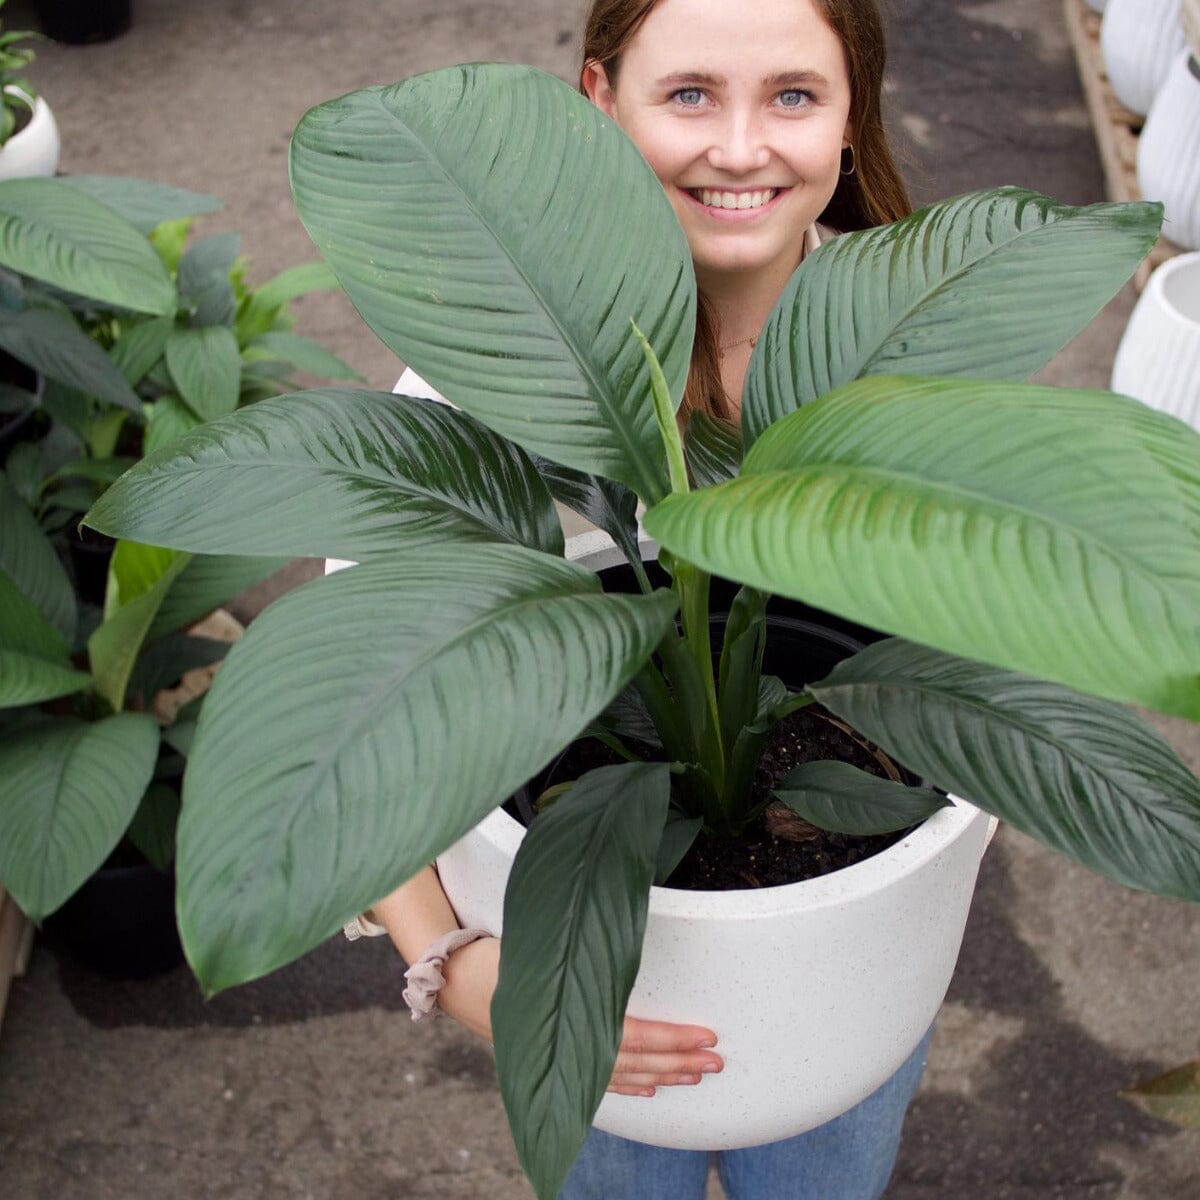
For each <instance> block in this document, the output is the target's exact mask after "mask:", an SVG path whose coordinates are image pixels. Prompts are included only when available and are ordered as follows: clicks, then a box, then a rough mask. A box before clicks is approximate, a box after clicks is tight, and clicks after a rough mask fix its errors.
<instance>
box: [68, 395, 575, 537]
mask: <svg viewBox="0 0 1200 1200" xmlns="http://www.w3.org/2000/svg"><path fill="white" fill-rule="evenodd" d="M268 514H269V515H268ZM88 523H89V524H94V525H95V527H96V528H98V529H103V530H105V531H112V530H115V529H120V530H123V531H124V532H123V533H122V534H121V535H120V536H125V537H132V538H135V539H137V540H139V541H144V542H151V543H154V544H156V545H171V546H178V547H181V548H184V549H189V550H194V551H196V552H199V553H233V554H272V553H274V554H289V555H311V556H315V557H332V558H352V559H361V558H366V557H368V556H370V555H378V554H381V553H385V552H387V551H389V550H393V549H395V548H396V547H397V546H399V545H402V544H403V545H410V544H413V543H414V542H416V541H418V540H419V541H422V542H425V541H445V540H446V539H447V538H456V539H459V540H465V541H477V542H483V541H506V542H515V543H519V544H524V545H530V546H534V547H536V548H538V549H542V550H546V551H547V552H549V553H551V554H561V553H562V548H563V541H562V529H561V526H560V525H559V522H558V516H557V514H556V513H555V511H554V505H553V504H552V502H551V500H550V495H549V493H548V492H547V491H546V487H545V484H543V483H542V481H541V479H540V478H539V476H538V473H537V471H536V470H535V468H534V467H533V464H532V463H531V462H530V461H529V459H528V457H527V456H526V455H525V453H524V452H523V451H521V450H520V449H519V448H518V447H516V446H514V445H512V444H511V443H509V442H507V441H505V440H504V439H503V438H499V437H497V436H496V435H495V434H493V433H492V432H491V431H490V430H488V429H487V428H485V427H484V426H482V425H480V424H479V422H477V421H475V420H473V419H472V418H471V417H468V416H467V415H466V414H465V413H459V412H455V411H454V410H453V409H451V408H448V407H447V406H446V405H442V404H433V403H430V402H427V401H420V400H410V399H408V398H407V397H402V396H392V395H389V394H388V393H385V392H360V391H352V390H341V389H337V390H328V391H312V392H299V393H296V394H293V395H289V396H278V397H273V398H272V399H269V400H262V401H260V402H259V403H257V404H255V405H253V406H252V407H250V408H245V409H242V410H241V411H239V412H238V413H236V414H235V415H233V416H231V417H229V418H227V419H225V420H221V421H214V422H211V423H209V424H207V425H205V426H202V427H201V428H199V429H196V430H195V431H194V432H192V433H190V434H188V435H187V436H186V437H183V438H180V439H178V440H176V441H174V442H173V443H172V444H171V445H170V446H168V447H166V448H165V449H163V450H161V451H158V452H156V453H155V454H152V455H150V456H148V457H147V458H146V459H145V460H143V462H142V463H140V464H139V465H138V466H137V467H136V468H134V470H132V471H130V472H129V473H128V474H127V475H126V476H125V477H124V478H123V479H121V480H120V481H119V482H118V483H117V484H116V485H115V486H114V487H112V488H110V489H109V490H108V491H107V492H106V493H105V494H104V496H103V497H101V499H100V501H99V502H98V503H97V504H96V505H95V507H94V508H93V509H92V511H91V512H90V513H89V514H88Z"/></svg>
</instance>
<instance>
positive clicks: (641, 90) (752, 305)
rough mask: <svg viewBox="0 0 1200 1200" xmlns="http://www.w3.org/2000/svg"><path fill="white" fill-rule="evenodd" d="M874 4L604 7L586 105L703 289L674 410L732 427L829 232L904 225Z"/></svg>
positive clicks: (596, 9) (594, 21) (612, 2)
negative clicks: (602, 122)
mask: <svg viewBox="0 0 1200 1200" xmlns="http://www.w3.org/2000/svg"><path fill="white" fill-rule="evenodd" d="M885 59H886V51H885V45H884V38H883V28H882V24H881V22H880V19H879V14H878V12H877V11H876V8H875V5H874V3H873V0H763V3H761V4H756V5H755V6H754V13H753V17H752V18H750V17H748V16H747V14H746V12H745V11H744V10H743V9H741V8H740V7H736V6H732V5H716V4H713V3H711V0H669V2H668V0H656V2H653V3H649V4H647V3H645V0H600V2H599V3H597V4H595V5H594V6H593V9H592V12H591V15H590V17H589V20H588V24H587V28H586V31H585V35H584V65H583V70H582V72H581V75H580V87H581V89H582V90H583V91H584V93H585V94H586V95H587V96H588V97H589V98H590V99H591V100H592V101H593V103H595V104H596V105H598V106H599V107H600V108H601V109H602V110H603V111H604V112H605V113H607V114H608V115H609V116H610V117H612V118H613V119H614V120H615V121H616V122H617V124H619V125H620V126H621V128H622V129H624V130H625V132H626V133H627V134H629V136H630V137H631V138H632V139H633V140H634V142H635V143H636V144H637V146H638V149H639V150H641V151H642V154H643V155H644V156H645V158H646V160H647V162H649V164H650V166H651V167H652V168H653V170H654V173H655V174H656V175H657V176H658V178H659V181H660V182H661V183H662V185H663V188H664V190H665V191H666V193H667V196H668V198H669V199H670V201H671V204H672V206H673V207H674V209H675V212H676V214H677V216H678V217H679V221H680V224H681V225H682V226H683V229H684V232H685V233H686V235H687V239H688V245H689V247H690V249H691V252H692V259H693V262H694V264H695V268H696V279H697V282H698V284H699V288H700V311H699V314H698V317H697V322H696V340H695V344H694V347H693V351H692V370H691V372H690V375H689V379H688V386H687V389H686V392H685V395H684V403H683V406H682V410H681V411H682V413H683V414H684V415H686V414H689V413H690V412H692V411H695V410H700V411H703V412H706V413H708V414H710V415H712V416H717V417H725V418H734V419H735V418H736V417H737V415H738V412H739V410H740V407H741V391H742V381H743V379H744V377H745V372H746V366H747V363H748V362H749V358H750V354H751V352H752V351H753V349H754V346H755V344H756V342H757V339H758V333H759V331H760V330H761V328H762V325H763V322H764V321H765V319H766V316H767V314H768V313H769V312H770V310H771V308H772V306H773V305H774V303H775V301H776V300H777V299H778V297H779V293H780V291H782V289H783V286H784V284H785V283H786V281H787V279H788V278H789V277H790V276H791V274H792V272H793V271H794V270H795V269H796V267H797V266H798V265H799V263H800V261H801V260H802V259H803V257H804V255H805V253H806V252H807V251H808V250H811V249H813V248H815V246H816V245H817V244H818V242H819V241H820V239H821V235H822V233H823V234H824V235H825V236H828V235H829V234H830V233H832V232H837V233H845V232H849V231H851V230H855V229H866V228H869V227H871V226H873V225H880V224H886V223H887V222H890V221H896V220H899V219H900V218H901V217H904V216H907V215H908V213H909V212H910V211H911V205H910V203H909V200H908V195H907V193H906V191H905V188H904V184H903V182H902V181H901V179H900V175H899V172H898V171H897V170H896V167H895V163H894V161H893V159H892V155H891V151H890V149H889V147H888V144H887V138H886V135H885V133H884V130H883V123H882V118H881V100H880V97H881V90H882V85H883V68H884V63H885Z"/></svg>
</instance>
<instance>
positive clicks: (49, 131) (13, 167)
mask: <svg viewBox="0 0 1200 1200" xmlns="http://www.w3.org/2000/svg"><path fill="white" fill-rule="evenodd" d="M5 90H6V91H10V92H17V93H19V94H20V95H25V93H24V92H21V90H20V89H19V88H14V87H13V86H12V85H11V84H10V85H9V86H8V88H6V89H5ZM59 148H60V144H59V138H58V124H57V123H56V122H55V120H54V114H53V113H52V112H51V111H50V106H49V105H48V104H47V103H46V102H45V100H43V99H42V98H41V96H38V97H37V99H36V100H34V102H33V116H32V118H31V119H30V122H29V124H28V125H26V126H25V128H24V129H22V130H21V131H20V133H14V134H13V135H12V137H10V138H9V139H8V141H7V142H5V143H4V145H3V146H2V147H0V179H23V178H26V177H28V176H31V175H53V174H54V172H55V171H57V170H58V156H59Z"/></svg>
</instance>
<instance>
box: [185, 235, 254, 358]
mask: <svg viewBox="0 0 1200 1200" xmlns="http://www.w3.org/2000/svg"><path fill="white" fill-rule="evenodd" d="M241 247H242V238H241V234H238V233H213V234H210V235H209V236H208V237H206V238H201V239H200V240H199V241H197V242H193V243H192V244H191V245H190V246H189V247H188V248H187V249H186V250H185V251H184V252H183V254H182V255H181V256H180V259H179V267H178V271H177V274H176V277H175V278H176V283H177V285H178V287H179V304H180V307H181V308H183V309H185V310H187V311H188V312H190V313H191V321H190V324H191V325H193V326H194V327H197V328H203V327H204V326H207V325H229V326H232V325H233V318H234V315H235V314H236V313H237V300H236V299H235V297H234V294H233V283H232V281H231V280H230V278H229V273H230V271H232V270H233V265H234V263H235V262H236V261H237V256H238V252H239V251H240V250H241ZM235 340H236V339H235Z"/></svg>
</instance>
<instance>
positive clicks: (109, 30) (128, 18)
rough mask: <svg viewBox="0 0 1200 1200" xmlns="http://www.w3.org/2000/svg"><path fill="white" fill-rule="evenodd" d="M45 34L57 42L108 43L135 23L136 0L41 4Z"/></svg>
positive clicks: (42, 1)
mask: <svg viewBox="0 0 1200 1200" xmlns="http://www.w3.org/2000/svg"><path fill="white" fill-rule="evenodd" d="M36 7H37V15H38V21H39V22H40V24H41V26H42V32H43V33H44V34H45V35H46V36H47V37H50V38H53V39H54V40H55V41H56V42H67V43H69V44H71V45H79V44H80V43H83V42H108V41H111V40H112V39H113V38H115V37H119V36H120V35H121V34H122V33H124V32H125V31H126V30H127V29H128V28H129V26H130V24H131V23H132V21H133V0H37V4H36Z"/></svg>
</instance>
